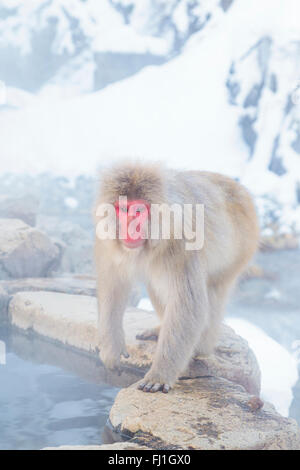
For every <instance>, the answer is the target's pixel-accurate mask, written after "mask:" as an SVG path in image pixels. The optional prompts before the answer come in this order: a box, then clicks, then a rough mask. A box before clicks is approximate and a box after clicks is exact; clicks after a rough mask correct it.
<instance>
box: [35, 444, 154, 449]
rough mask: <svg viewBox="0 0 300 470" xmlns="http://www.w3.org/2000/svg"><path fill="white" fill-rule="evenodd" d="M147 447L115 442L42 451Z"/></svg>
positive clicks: (60, 447)
mask: <svg viewBox="0 0 300 470" xmlns="http://www.w3.org/2000/svg"><path fill="white" fill-rule="evenodd" d="M149 449H150V448H149V447H146V446H141V445H139V444H135V443H134V442H116V443H114V444H102V445H99V446H97V445H95V446H59V447H45V448H44V449H42V450H134V451H136V450H149Z"/></svg>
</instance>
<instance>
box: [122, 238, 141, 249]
mask: <svg viewBox="0 0 300 470" xmlns="http://www.w3.org/2000/svg"><path fill="white" fill-rule="evenodd" d="M145 242H146V240H145V239H141V238H140V239H138V240H122V244H123V245H124V246H125V247H126V248H129V249H131V250H132V249H134V248H139V247H141V246H143V245H144V244H145Z"/></svg>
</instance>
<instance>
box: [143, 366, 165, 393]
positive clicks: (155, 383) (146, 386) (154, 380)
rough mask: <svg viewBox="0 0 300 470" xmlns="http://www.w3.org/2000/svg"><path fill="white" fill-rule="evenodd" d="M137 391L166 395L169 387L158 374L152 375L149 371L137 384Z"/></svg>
mask: <svg viewBox="0 0 300 470" xmlns="http://www.w3.org/2000/svg"><path fill="white" fill-rule="evenodd" d="M137 388H138V389H139V390H142V391H143V392H151V393H155V392H159V391H162V392H163V393H168V392H169V390H170V388H171V385H170V384H169V383H168V380H164V379H163V378H162V377H161V376H160V375H159V374H153V373H151V371H149V372H148V374H146V375H145V377H144V378H143V379H142V380H140V381H139V382H138V387H137Z"/></svg>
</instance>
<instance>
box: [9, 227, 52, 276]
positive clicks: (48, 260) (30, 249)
mask: <svg viewBox="0 0 300 470" xmlns="http://www.w3.org/2000/svg"><path fill="white" fill-rule="evenodd" d="M59 262H60V250H59V249H58V247H57V246H56V245H55V244H54V243H53V242H52V241H51V240H50V239H49V237H48V236H47V235H45V234H44V233H42V232H40V231H39V230H37V229H35V228H32V227H30V226H29V225H27V224H26V223H25V222H23V221H21V220H18V219H0V279H1V278H2V279H11V278H20V277H42V276H47V275H49V273H50V272H51V271H52V270H53V269H55V268H56V267H57V266H58V264H59Z"/></svg>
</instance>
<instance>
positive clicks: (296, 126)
mask: <svg viewBox="0 0 300 470" xmlns="http://www.w3.org/2000/svg"><path fill="white" fill-rule="evenodd" d="M124 1H125V0H124ZM123 3H124V2H123ZM125 3H126V2H125ZM160 3H162V2H160ZM143 4H145V2H143ZM210 5H211V6H212V11H213V15H211V18H210V21H209V22H207V24H206V26H205V28H203V29H200V31H199V32H197V33H195V34H193V35H192V36H191V37H190V39H189V41H188V42H187V44H186V46H185V48H184V49H183V50H182V53H181V54H180V55H179V56H178V57H176V58H174V59H173V60H171V61H170V62H168V63H166V64H164V65H161V66H159V67H148V68H146V69H143V70H142V71H141V72H139V73H138V74H136V75H135V76H133V77H131V78H129V79H126V80H123V81H121V82H118V83H115V84H113V85H110V86H109V87H107V88H106V89H105V90H102V91H99V92H97V93H93V94H87V95H81V96H79V97H77V98H75V99H70V100H68V101H65V102H61V101H60V100H55V99H54V98H53V96H52V95H51V94H50V93H48V92H47V90H46V91H44V92H43V93H41V94H40V96H39V97H38V99H37V100H35V101H34V102H33V104H32V106H30V107H27V108H26V109H22V110H19V111H11V112H9V111H6V112H3V113H0V139H1V166H2V168H3V169H5V170H7V171H15V170H16V169H17V171H28V170H29V171H33V172H40V171H46V170H53V171H56V172H62V173H68V174H70V173H71V174H72V173H73V174H74V173H81V172H93V171H95V169H96V168H97V166H102V165H106V164H107V163H108V162H109V161H110V160H112V159H116V158H120V157H121V156H134V157H135V156H141V157H142V158H149V159H162V160H165V161H166V162H167V163H168V164H169V165H172V166H175V167H180V168H201V169H208V170H213V171H221V172H222V173H226V174H229V175H231V176H235V177H238V178H240V179H241V180H242V182H244V183H245V184H246V185H247V186H248V187H249V188H250V189H251V190H252V191H253V192H254V193H255V194H256V195H265V194H268V195H269V196H270V197H274V198H275V199H276V198H277V199H278V200H279V201H280V202H281V204H283V207H284V208H289V209H290V211H289V217H290V218H291V219H293V217H295V218H296V219H299V220H300V218H299V206H297V204H298V202H299V200H300V195H299V193H300V190H298V187H299V184H300V183H299V181H300V144H299V142H300V106H299V104H297V103H298V102H299V100H298V95H297V86H298V78H300V75H299V74H300V69H299V57H300V55H299V48H300V46H299V44H300V32H299V27H298V25H299V17H300V4H299V2H298V0H273V1H272V2H261V1H260V0H253V1H252V2H248V1H247V0H239V1H235V2H233V4H232V5H231V8H230V9H229V10H228V11H227V12H226V14H225V13H224V11H223V9H221V8H220V7H219V6H218V5H219V3H218V5H217V3H216V2H213V3H211V4H210ZM149 11H150V10H149ZM173 13H174V12H173ZM173 13H172V14H173ZM136 14H137V13H136ZM149 15H150V13H149ZM141 16H142V15H141ZM137 17H138V15H137ZM134 18H135V16H134V15H133V16H132V18H131V20H132V21H133V24H134V21H136V22H137V23H136V26H135V28H136V29H138V27H137V24H141V22H140V23H139V22H138V20H134ZM178 18H179V19H180V18H181V19H182V18H184V15H178ZM150 19H151V15H150V16H149V18H148V20H149V21H148V23H149V22H150V25H151V21H150ZM148 23H147V22H146V26H145V25H142V29H143V31H147V32H148V33H149V34H155V28H154V32H153V31H152V30H151V28H150V26H149V24H148ZM179 24H180V21H179V20H178V25H179ZM48 91H49V90H48ZM297 190H298V193H297ZM297 207H298V209H297Z"/></svg>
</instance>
